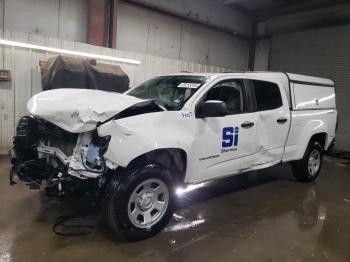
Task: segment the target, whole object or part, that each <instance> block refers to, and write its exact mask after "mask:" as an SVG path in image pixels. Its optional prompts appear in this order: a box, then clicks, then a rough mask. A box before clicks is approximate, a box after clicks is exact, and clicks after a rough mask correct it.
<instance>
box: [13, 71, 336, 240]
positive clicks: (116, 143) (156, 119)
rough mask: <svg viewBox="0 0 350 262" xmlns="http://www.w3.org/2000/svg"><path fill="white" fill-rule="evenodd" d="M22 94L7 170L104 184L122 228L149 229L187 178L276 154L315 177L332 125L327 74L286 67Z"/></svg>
mask: <svg viewBox="0 0 350 262" xmlns="http://www.w3.org/2000/svg"><path fill="white" fill-rule="evenodd" d="M27 106H28V111H29V113H30V115H28V116H24V117H22V118H21V119H20V120H19V122H18V125H17V128H16V135H15V137H14V140H13V150H12V152H13V158H12V165H13V169H12V170H13V172H12V175H11V180H12V179H13V177H14V176H15V175H17V176H18V177H19V178H20V180H22V181H25V182H26V184H28V185H29V186H30V188H40V185H41V183H42V181H43V180H46V187H47V189H48V190H49V191H50V192H51V193H54V194H57V195H58V196H61V197H62V196H63V195H64V194H66V193H67V192H69V191H73V190H74V189H76V188H80V189H81V188H83V189H84V190H85V191H89V192H90V191H91V192H94V193H96V194H97V195H101V196H102V195H103V196H104V197H103V198H102V199H103V200H104V206H105V210H106V212H105V213H106V218H107V221H108V223H109V225H110V226H111V228H112V229H113V230H115V231H116V232H120V233H121V234H122V235H124V236H125V237H126V238H127V239H131V240H140V239H145V238H147V237H150V236H153V235H155V234H156V233H158V232H159V231H160V230H161V229H162V228H163V227H164V226H165V225H166V224H167V222H168V221H169V219H170V218H171V216H172V214H173V210H174V204H175V201H176V198H175V197H176V192H181V190H180V191H177V190H179V189H184V188H186V186H187V187H188V186H195V185H198V184H199V183H203V182H206V181H211V180H214V179H219V178H222V177H225V176H230V175H235V174H240V173H244V172H248V171H252V170H258V169H262V168H267V167H270V166H273V165H276V164H279V163H285V162H290V164H291V165H292V167H293V172H294V176H295V177H296V179H297V180H298V181H302V182H309V181H313V180H314V179H316V177H317V176H318V175H319V173H320V169H321V166H322V155H323V151H324V150H327V149H328V148H329V147H330V146H331V145H332V144H333V143H334V140H335V132H336V126H337V110H336V104H335V88H334V83H333V82H332V81H331V80H328V79H323V78H318V77H310V76H303V75H296V74H289V73H273V72H247V73H222V74H181V75H167V76H160V77H155V78H153V79H151V80H148V81H146V82H144V83H142V84H140V85H139V86H137V87H135V88H133V89H130V90H128V91H127V92H126V93H124V94H118V93H110V92H105V91H98V90H84V89H56V90H50V91H45V92H42V93H39V94H37V95H35V96H33V97H32V98H31V99H30V100H29V102H28V105H27Z"/></svg>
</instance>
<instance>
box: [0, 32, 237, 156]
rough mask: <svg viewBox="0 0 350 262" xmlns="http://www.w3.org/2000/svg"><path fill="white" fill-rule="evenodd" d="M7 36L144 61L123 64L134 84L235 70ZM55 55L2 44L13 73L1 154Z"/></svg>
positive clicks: (2, 108)
mask: <svg viewBox="0 0 350 262" xmlns="http://www.w3.org/2000/svg"><path fill="white" fill-rule="evenodd" d="M0 35H2V32H0ZM4 38H5V39H8V40H14V41H20V42H26V43H32V44H37V45H44V46H50V47H56V48H64V49H69V50H76V51H83V52H91V53H96V54H103V55H111V56H119V57H123V58H130V59H137V60H140V61H141V65H139V66H135V65H127V64H119V65H120V66H121V67H122V68H123V70H124V71H125V72H126V73H127V74H128V75H129V77H130V85H131V86H133V85H135V84H138V83H140V82H141V81H143V80H145V79H148V78H151V77H153V76H155V75H162V74H168V73H177V72H180V71H182V70H186V71H192V72H223V71H232V69H228V68H222V67H216V66H208V65H203V64H196V63H190V62H186V61H180V60H176V59H167V58H162V57H157V56H151V55H144V54H138V53H133V52H128V51H120V50H116V49H108V48H102V47H97V46H92V45H87V44H82V43H77V42H72V41H67V40H61V39H57V38H50V37H44V36H39V35H35V34H28V33H18V32H11V31H5V32H4ZM55 55H57V54H53V53H48V52H44V51H35V50H28V49H23V48H13V47H3V46H0V68H1V69H9V70H11V74H12V80H11V81H10V82H0V154H7V153H8V150H9V148H10V147H11V143H12V142H11V139H12V136H13V133H14V128H15V124H16V120H17V119H18V118H19V117H20V116H22V115H24V114H26V113H27V112H26V102H27V101H28V99H29V98H30V97H31V96H32V95H34V94H36V93H38V92H40V91H41V89H42V88H41V75H40V68H39V61H40V60H46V59H48V58H49V57H51V56H55ZM104 62H106V61H104ZM116 64H118V63H116Z"/></svg>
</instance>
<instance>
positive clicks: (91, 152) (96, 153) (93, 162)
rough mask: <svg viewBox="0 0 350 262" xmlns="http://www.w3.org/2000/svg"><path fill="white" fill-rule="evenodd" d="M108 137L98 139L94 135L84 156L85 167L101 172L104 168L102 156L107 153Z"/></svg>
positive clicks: (109, 138)
mask: <svg viewBox="0 0 350 262" xmlns="http://www.w3.org/2000/svg"><path fill="white" fill-rule="evenodd" d="M110 140H111V137H110V136H105V137H99V136H98V135H97V134H94V136H93V138H92V140H91V142H90V144H89V146H88V149H87V151H86V156H85V164H86V166H87V167H89V168H91V169H95V170H101V169H104V168H105V163H104V158H103V155H104V153H105V152H106V151H107V148H108V144H109V141H110Z"/></svg>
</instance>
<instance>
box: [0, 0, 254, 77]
mask: <svg viewBox="0 0 350 262" xmlns="http://www.w3.org/2000/svg"><path fill="white" fill-rule="evenodd" d="M210 1H211V0H210ZM88 2H89V1H87V0H0V26H1V28H2V29H3V30H10V31H16V32H26V33H35V34H39V35H44V36H50V37H56V38H60V39H64V40H71V41H76V42H82V43H86V42H87V21H88ZM213 3H214V2H213ZM189 4H190V3H189ZM203 8H204V7H203ZM18 10H25V11H24V12H22V13H21V14H20V15H18V14H17V13H18ZM224 10H227V9H224ZM202 11H203V10H202ZM203 12H204V11H203ZM209 12H210V10H209ZM232 12H233V11H232ZM233 14H234V13H233ZM193 15H195V14H193ZM197 15H198V14H197ZM207 19H210V17H207ZM231 19H232V23H234V24H233V25H234V28H235V29H236V30H237V31H238V32H244V33H245V34H249V30H250V22H249V18H247V17H246V18H244V16H243V15H241V16H240V17H237V18H235V17H233V16H232V18H231ZM208 23H210V22H208ZM221 23H222V27H224V24H225V23H227V21H226V20H225V21H222V22H221ZM116 37H117V49H120V50H127V51H132V52H137V53H143V54H150V55H155V56H161V57H166V58H171V59H178V60H185V61H189V62H194V63H200V64H207V65H215V66H221V67H230V68H234V69H236V70H246V69H247V64H248V52H249V42H248V40H246V39H243V38H239V37H236V36H234V35H233V33H229V32H223V31H220V30H215V29H211V28H209V27H207V26H204V25H200V24H197V23H194V22H191V21H189V20H186V19H182V18H179V17H175V16H172V15H167V14H164V13H161V12H159V11H155V10H152V9H150V8H145V7H142V6H140V5H137V4H133V3H129V2H124V1H121V0H119V1H118V13H117V35H116Z"/></svg>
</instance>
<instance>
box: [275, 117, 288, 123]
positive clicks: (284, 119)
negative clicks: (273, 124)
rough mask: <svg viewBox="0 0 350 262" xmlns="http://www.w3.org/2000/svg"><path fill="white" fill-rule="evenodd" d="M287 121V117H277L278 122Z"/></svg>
mask: <svg viewBox="0 0 350 262" xmlns="http://www.w3.org/2000/svg"><path fill="white" fill-rule="evenodd" d="M287 121H288V119H287V118H284V117H280V118H278V119H277V123H279V124H284V123H286V122H287Z"/></svg>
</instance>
